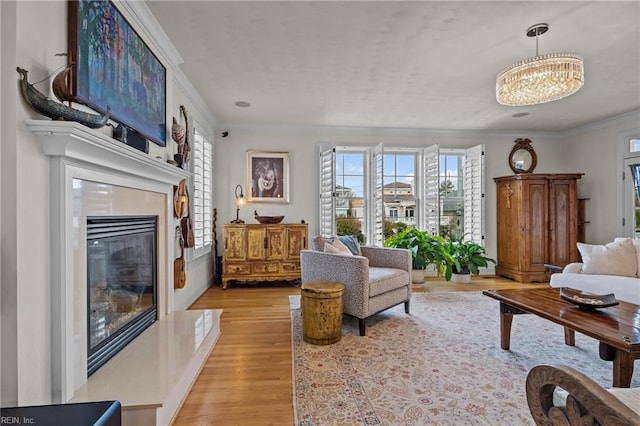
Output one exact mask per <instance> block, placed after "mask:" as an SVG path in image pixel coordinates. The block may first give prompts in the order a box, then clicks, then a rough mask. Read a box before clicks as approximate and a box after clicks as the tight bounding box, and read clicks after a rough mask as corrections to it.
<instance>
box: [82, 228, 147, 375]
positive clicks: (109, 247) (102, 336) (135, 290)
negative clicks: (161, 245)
mask: <svg viewBox="0 0 640 426" xmlns="http://www.w3.org/2000/svg"><path fill="white" fill-rule="evenodd" d="M156 229H157V217H156V216H130V217H89V218H87V284H88V288H87V295H88V304H87V306H88V312H87V321H88V324H87V328H88V346H89V347H88V354H89V355H88V371H89V375H91V374H92V373H93V372H95V371H96V370H97V369H98V368H99V367H100V366H101V365H103V364H104V363H105V362H107V361H108V360H109V359H110V358H111V357H113V356H114V355H115V354H116V353H117V352H118V351H119V350H120V349H122V348H123V347H124V346H126V345H127V344H128V343H129V342H131V341H132V340H133V339H135V338H136V337H137V336H138V335H139V334H140V333H142V332H143V331H144V330H145V329H146V328H147V327H148V326H150V325H151V324H152V323H153V322H154V321H155V320H156V318H157V294H156V293H157V283H156V276H157V274H156V265H157V247H156V241H157V234H156Z"/></svg>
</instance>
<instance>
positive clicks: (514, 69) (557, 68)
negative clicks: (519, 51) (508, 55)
mask: <svg viewBox="0 0 640 426" xmlns="http://www.w3.org/2000/svg"><path fill="white" fill-rule="evenodd" d="M548 30H549V25H547V24H536V25H533V26H532V27H529V28H528V29H527V37H535V38H536V56H535V57H533V58H527V59H524V60H522V61H519V62H516V63H514V64H511V65H509V66H508V67H506V68H505V69H503V70H502V71H501V72H500V74H498V77H497V79H496V99H497V100H498V102H499V103H501V104H502V105H509V106H524V105H536V104H542V103H546V102H551V101H557V100H558V99H562V98H565V97H567V96H569V95H573V94H574V93H576V92H577V91H578V90H580V88H581V87H582V86H583V85H584V66H583V61H582V57H580V56H578V55H576V54H575V53H550V54H546V55H538V36H540V35H542V34H544V33H546V32H547V31H548Z"/></svg>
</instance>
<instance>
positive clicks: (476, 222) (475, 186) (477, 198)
mask: <svg viewBox="0 0 640 426" xmlns="http://www.w3.org/2000/svg"><path fill="white" fill-rule="evenodd" d="M483 174H484V145H476V146H474V147H472V148H469V149H467V150H465V159H464V183H463V189H464V234H465V237H464V238H465V240H469V241H473V242H474V243H477V244H480V245H483V246H484V176H483Z"/></svg>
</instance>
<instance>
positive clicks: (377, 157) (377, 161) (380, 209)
mask: <svg viewBox="0 0 640 426" xmlns="http://www.w3.org/2000/svg"><path fill="white" fill-rule="evenodd" d="M373 163H374V164H373V167H374V170H375V172H374V173H375V176H374V186H373V209H374V214H373V217H374V221H373V244H375V245H378V246H382V245H383V244H384V188H383V186H384V177H383V174H384V147H383V146H382V144H379V145H377V146H376V147H375V148H374V149H373Z"/></svg>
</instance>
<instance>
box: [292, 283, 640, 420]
mask: <svg viewBox="0 0 640 426" xmlns="http://www.w3.org/2000/svg"><path fill="white" fill-rule="evenodd" d="M290 301H291V324H292V343H293V349H292V353H293V387H294V413H295V420H296V425H300V426H302V425H304V426H312V425H313V426H319V425H456V426H457V425H533V424H534V422H533V421H532V420H531V416H530V414H529V408H528V406H527V401H526V396H525V379H526V375H527V373H528V371H529V370H530V369H531V368H532V367H533V366H535V365H537V364H566V365H569V366H572V367H574V368H576V369H578V370H580V371H581V372H583V373H585V374H587V375H588V376H590V377H591V378H592V379H594V380H595V381H596V382H598V383H600V384H601V385H603V386H607V387H610V386H611V380H612V364H611V363H610V362H606V361H602V360H600V357H599V356H598V342H597V341H596V340H594V339H591V338H589V337H586V336H584V335H581V334H578V333H576V346H574V347H570V346H566V345H565V344H564V334H563V329H562V327H560V326H558V325H555V324H553V323H551V322H549V321H546V320H543V319H541V318H538V317H535V316H533V315H519V316H516V317H515V318H514V320H513V326H512V331H511V350H510V351H504V350H502V349H500V335H499V313H498V310H499V308H498V306H499V303H498V301H496V300H494V299H491V298H489V297H487V296H483V295H482V294H481V293H433V294H429V293H414V294H413V296H412V299H411V314H410V315H406V314H405V313H404V307H403V305H401V306H397V307H395V308H393V309H391V310H389V311H386V312H383V313H381V314H379V315H377V316H375V317H374V318H372V319H370V320H369V321H367V336H366V337H360V336H359V335H358V323H357V320H355V319H354V318H350V317H345V319H344V321H343V325H342V333H343V337H342V340H340V342H338V343H336V344H333V345H327V346H315V345H311V344H309V343H306V342H304V341H303V340H302V321H301V317H300V309H299V306H300V300H299V296H291V300H290ZM636 364H638V363H636ZM639 367H640V366H638V365H636V371H635V372H634V376H633V381H632V386H633V387H638V386H640V374H639V373H638V370H640V368H639Z"/></svg>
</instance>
